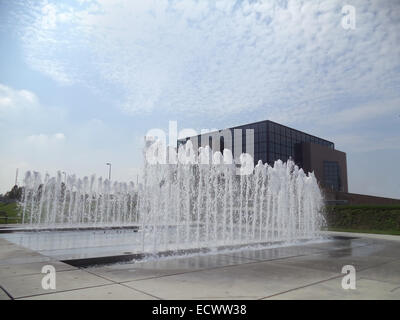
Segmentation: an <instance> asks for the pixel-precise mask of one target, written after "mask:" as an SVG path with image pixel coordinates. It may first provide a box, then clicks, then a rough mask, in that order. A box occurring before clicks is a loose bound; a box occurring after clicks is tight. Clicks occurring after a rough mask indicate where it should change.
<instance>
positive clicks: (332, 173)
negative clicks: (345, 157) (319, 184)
mask: <svg viewBox="0 0 400 320" xmlns="http://www.w3.org/2000/svg"><path fill="white" fill-rule="evenodd" d="M324 184H325V186H326V187H328V188H329V189H331V190H334V191H340V189H341V185H340V168H339V164H338V163H337V161H324Z"/></svg>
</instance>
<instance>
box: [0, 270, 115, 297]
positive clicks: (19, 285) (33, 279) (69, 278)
mask: <svg viewBox="0 0 400 320" xmlns="http://www.w3.org/2000/svg"><path fill="white" fill-rule="evenodd" d="M44 276H45V275H44V274H34V275H22V276H16V277H9V278H4V279H2V280H1V282H2V283H1V285H2V287H3V288H4V289H5V290H7V292H8V293H9V294H10V295H11V296H12V297H13V298H21V297H27V296H32V295H37V294H43V293H51V292H57V291H64V290H71V289H78V288H86V287H93V286H100V285H105V284H110V283H112V282H111V281H108V280H105V279H103V278H101V277H98V276H96V275H93V274H90V273H88V272H85V271H82V270H72V271H62V272H58V273H56V290H52V289H49V290H45V289H43V288H42V279H43V277H44Z"/></svg>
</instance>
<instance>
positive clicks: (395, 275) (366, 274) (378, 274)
mask: <svg viewBox="0 0 400 320" xmlns="http://www.w3.org/2000/svg"><path fill="white" fill-rule="evenodd" d="M358 276H359V277H360V278H366V279H370V280H378V281H382V282H387V283H391V284H395V285H397V286H400V260H396V261H393V262H389V263H385V264H383V265H380V266H377V267H375V268H370V269H367V270H363V271H360V272H358ZM399 294H400V292H399Z"/></svg>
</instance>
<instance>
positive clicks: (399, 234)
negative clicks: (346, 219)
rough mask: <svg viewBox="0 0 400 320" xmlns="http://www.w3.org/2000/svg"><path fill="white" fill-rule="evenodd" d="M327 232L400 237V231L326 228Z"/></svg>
mask: <svg viewBox="0 0 400 320" xmlns="http://www.w3.org/2000/svg"><path fill="white" fill-rule="evenodd" d="M325 230H327V231H338V232H355V233H375V234H390V235H395V236H400V230H373V229H348V228H325Z"/></svg>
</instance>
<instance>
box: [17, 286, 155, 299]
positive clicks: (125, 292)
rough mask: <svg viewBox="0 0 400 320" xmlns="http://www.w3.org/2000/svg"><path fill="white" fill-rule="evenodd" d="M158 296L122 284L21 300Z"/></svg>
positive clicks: (144, 297)
mask: <svg viewBox="0 0 400 320" xmlns="http://www.w3.org/2000/svg"><path fill="white" fill-rule="evenodd" d="M155 299H156V298H155V297H153V296H150V295H147V294H144V293H141V292H139V291H136V290H134V289H131V288H128V287H126V286H123V285H120V284H111V285H106V286H101V287H94V288H85V289H79V290H71V291H63V292H57V293H50V294H43V295H39V296H33V297H28V298H22V299H21V300H155Z"/></svg>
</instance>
